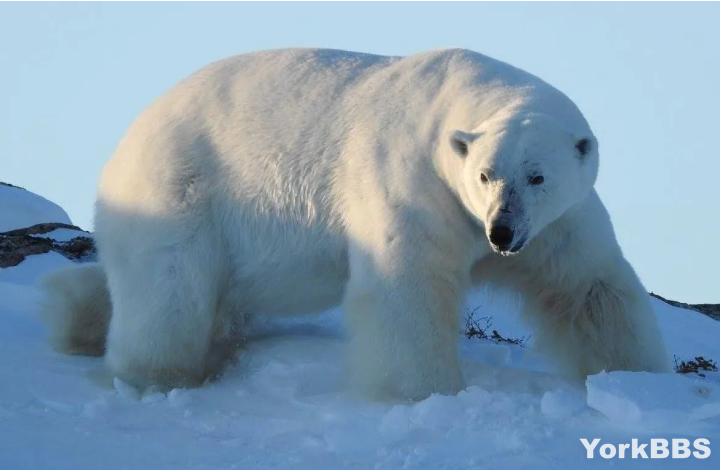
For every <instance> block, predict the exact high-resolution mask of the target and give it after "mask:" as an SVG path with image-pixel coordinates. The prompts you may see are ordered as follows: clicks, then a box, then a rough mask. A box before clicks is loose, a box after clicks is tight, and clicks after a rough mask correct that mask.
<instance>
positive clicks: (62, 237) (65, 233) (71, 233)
mask: <svg viewBox="0 0 722 472" xmlns="http://www.w3.org/2000/svg"><path fill="white" fill-rule="evenodd" d="M31 236H35V237H38V238H50V239H53V240H55V241H58V242H60V241H70V240H71V239H73V238H77V237H81V236H82V237H86V238H87V237H89V236H90V234H89V233H86V232H85V231H80V230H77V229H69V228H58V229H54V230H52V231H48V232H47V233H37V234H33V235H31Z"/></svg>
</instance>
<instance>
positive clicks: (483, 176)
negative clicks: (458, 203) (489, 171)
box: [479, 172, 489, 183]
mask: <svg viewBox="0 0 722 472" xmlns="http://www.w3.org/2000/svg"><path fill="white" fill-rule="evenodd" d="M479 180H481V181H482V183H487V182H488V181H489V177H487V176H486V174H485V173H483V172H482V173H481V174H479Z"/></svg>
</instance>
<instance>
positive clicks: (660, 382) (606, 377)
mask: <svg viewBox="0 0 722 472" xmlns="http://www.w3.org/2000/svg"><path fill="white" fill-rule="evenodd" d="M707 375H709V374H707ZM714 376H715V377H717V381H716V382H710V381H709V380H707V379H705V378H703V377H699V376H697V375H694V374H693V375H685V376H683V375H679V374H652V373H647V372H611V373H607V372H603V373H600V374H597V375H592V376H589V377H588V378H587V382H586V383H587V404H588V405H589V406H590V407H592V408H594V409H595V410H597V411H599V412H601V413H602V414H604V415H605V416H606V417H607V418H609V419H610V420H611V421H614V422H617V423H619V424H631V425H634V424H637V423H641V422H646V423H653V422H658V423H662V424H664V423H672V422H683V423H684V422H687V421H695V420H704V419H708V418H715V417H717V416H719V398H720V397H719V375H718V373H714ZM660 386H664V391H663V392H659V389H660ZM659 393H663V394H662V395H660V394H659Z"/></svg>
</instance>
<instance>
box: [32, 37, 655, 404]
mask: <svg viewBox="0 0 722 472" xmlns="http://www.w3.org/2000/svg"><path fill="white" fill-rule="evenodd" d="M598 159H599V157H598V145H597V140H596V138H595V137H594V135H593V133H592V131H591V130H590V128H589V125H588V124H587V122H586V120H585V119H584V117H583V116H582V114H581V113H580V111H579V110H578V109H577V107H576V106H575V105H574V103H572V101H571V100H569V99H568V98H567V97H566V96H564V95H563V94H562V93H561V92H559V91H557V90H556V89H554V88H553V87H551V86H550V85H548V84H546V83H545V82H543V81H541V80H540V79H538V78H536V77H534V76H532V75H530V74H528V73H526V72H524V71H521V70H519V69H516V68H514V67H511V66H509V65H507V64H504V63H502V62H499V61H496V60H494V59H491V58H489V57H486V56H483V55H481V54H478V53H475V52H472V51H468V50H460V49H452V50H439V51H432V52H428V53H422V54H418V55H413V56H409V57H382V56H375V55H369V54H361V53H353V52H344V51H336V50H318V49H290V50H275V51H266V52H258V53H252V54H245V55H240V56H236V57H232V58H230V59H227V60H223V61H220V62H217V63H214V64H211V65H209V66H207V67H206V68H204V69H202V70H200V71H199V72H197V73H195V74H194V75H192V76H191V77H189V78H187V79H186V80H184V81H182V82H181V83H180V84H179V85H177V86H176V87H175V88H174V89H172V90H171V91H170V92H169V93H168V94H166V95H165V96H163V97H162V98H160V99H159V100H157V101H156V102H155V103H153V104H152V105H151V106H150V107H149V108H148V109H147V110H146V111H145V112H144V113H142V115H141V116H140V117H139V118H138V119H137V121H135V123H134V124H133V125H132V126H131V128H130V130H129V131H128V133H127V135H126V136H125V137H124V138H123V139H122V141H121V142H120V144H119V145H118V148H117V150H116V152H115V154H114V155H113V157H112V159H111V160H110V161H109V162H108V163H107V165H106V166H105V168H104V170H103V173H102V177H101V179H100V184H99V190H98V198H97V205H96V216H95V229H96V241H97V245H98V251H99V264H98V265H95V266H85V267H78V268H73V269H69V270H66V271H64V272H62V273H59V274H56V275H54V276H52V277H51V278H50V279H49V280H48V281H47V282H46V287H47V290H48V292H47V293H48V297H47V301H46V303H45V313H46V317H47V318H48V319H49V320H50V322H51V326H52V328H53V329H52V331H53V333H54V335H53V339H54V342H55V344H56V346H57V347H58V348H60V349H62V350H66V351H71V352H87V353H97V352H98V351H99V350H100V351H102V350H103V349H105V359H106V363H107V366H108V367H109V369H110V371H111V372H112V374H113V375H115V376H118V377H120V378H122V379H124V380H125V381H127V382H129V383H131V384H134V385H137V386H140V387H143V386H150V385H159V386H165V387H175V386H191V385H197V384H199V383H200V382H202V381H203V380H204V379H206V378H207V377H208V376H209V375H212V374H213V373H214V372H215V371H217V369H218V366H219V365H220V363H221V360H222V359H223V357H224V356H225V355H227V351H228V349H227V348H226V347H227V345H228V340H229V339H231V338H232V337H233V331H234V329H235V328H234V326H235V325H234V324H233V322H232V320H233V319H235V317H236V315H238V314H240V313H262V314H267V315H274V314H286V313H299V312H311V311H315V310H320V309H323V308H327V307H329V306H333V305H336V304H339V303H342V305H343V308H344V311H345V315H346V317H347V319H348V325H349V330H350V334H351V341H350V344H351V356H350V358H351V365H352V375H351V377H352V378H353V379H354V380H355V382H356V384H357V385H358V386H359V387H360V388H362V389H363V390H364V391H366V392H368V393H369V394H371V395H374V396H378V397H393V398H404V399H421V398H424V397H426V396H428V395H429V394H431V393H434V392H437V393H454V392H457V391H458V390H459V389H461V388H463V385H464V383H463V379H462V374H461V370H460V366H459V357H458V353H457V339H458V335H459V327H458V325H457V323H458V314H459V311H460V308H461V304H462V299H463V296H464V294H465V292H466V291H467V289H468V288H469V287H470V285H471V284H473V283H484V282H492V283H509V284H512V285H514V286H516V287H517V288H518V289H519V290H521V292H522V294H523V295H524V296H525V299H526V300H528V310H527V311H528V316H529V317H530V318H531V319H532V322H533V323H535V325H536V326H537V330H538V331H537V333H536V335H535V337H536V338H537V339H538V340H539V345H540V347H541V348H546V349H547V350H548V351H550V352H551V353H552V354H555V355H556V356H557V358H558V359H559V360H560V361H561V362H562V363H563V365H564V366H565V367H566V368H567V369H568V371H569V372H570V373H572V374H575V375H579V376H583V375H585V374H590V373H595V372H598V371H600V370H602V369H607V370H614V369H627V370H650V371H660V370H666V367H665V366H666V361H667V359H666V354H665V350H664V346H663V344H662V341H661V337H660V333H659V330H658V327H657V325H656V320H655V317H654V315H653V313H652V309H651V306H650V303H649V301H648V296H647V294H646V292H645V290H644V288H643V287H642V285H641V283H640V282H639V280H638V278H637V277H636V275H635V273H634V271H633V270H632V268H631V267H630V265H629V264H628V263H627V261H626V260H625V259H624V257H623V255H622V253H621V251H620V248H619V246H618V244H617V242H616V240H615V236H614V232H613V229H612V225H611V223H610V220H609V217H608V215H607V213H606V211H605V209H604V207H603V205H602V203H601V202H600V200H599V198H598V196H597V194H596V193H595V191H594V188H593V185H594V181H595V178H596V175H597V166H598ZM105 287H107V289H106V288H105ZM106 290H107V292H106ZM94 301H97V303H95V302H94ZM111 304H112V310H111V309H110V308H109V307H110V305H111ZM110 311H112V316H111V313H110ZM106 335H107V340H106Z"/></svg>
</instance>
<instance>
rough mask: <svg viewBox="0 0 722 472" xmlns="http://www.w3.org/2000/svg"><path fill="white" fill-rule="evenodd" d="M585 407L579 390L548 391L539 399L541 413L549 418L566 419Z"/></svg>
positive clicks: (582, 393)
mask: <svg viewBox="0 0 722 472" xmlns="http://www.w3.org/2000/svg"><path fill="white" fill-rule="evenodd" d="M585 407H586V402H585V399H584V391H583V390H581V389H571V388H559V389H556V390H550V391H548V392H544V395H542V398H541V412H542V414H543V415H544V416H547V417H549V418H557V419H562V418H568V417H570V416H572V415H574V414H575V413H578V412H579V411H581V410H583V409H584V408H585Z"/></svg>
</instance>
